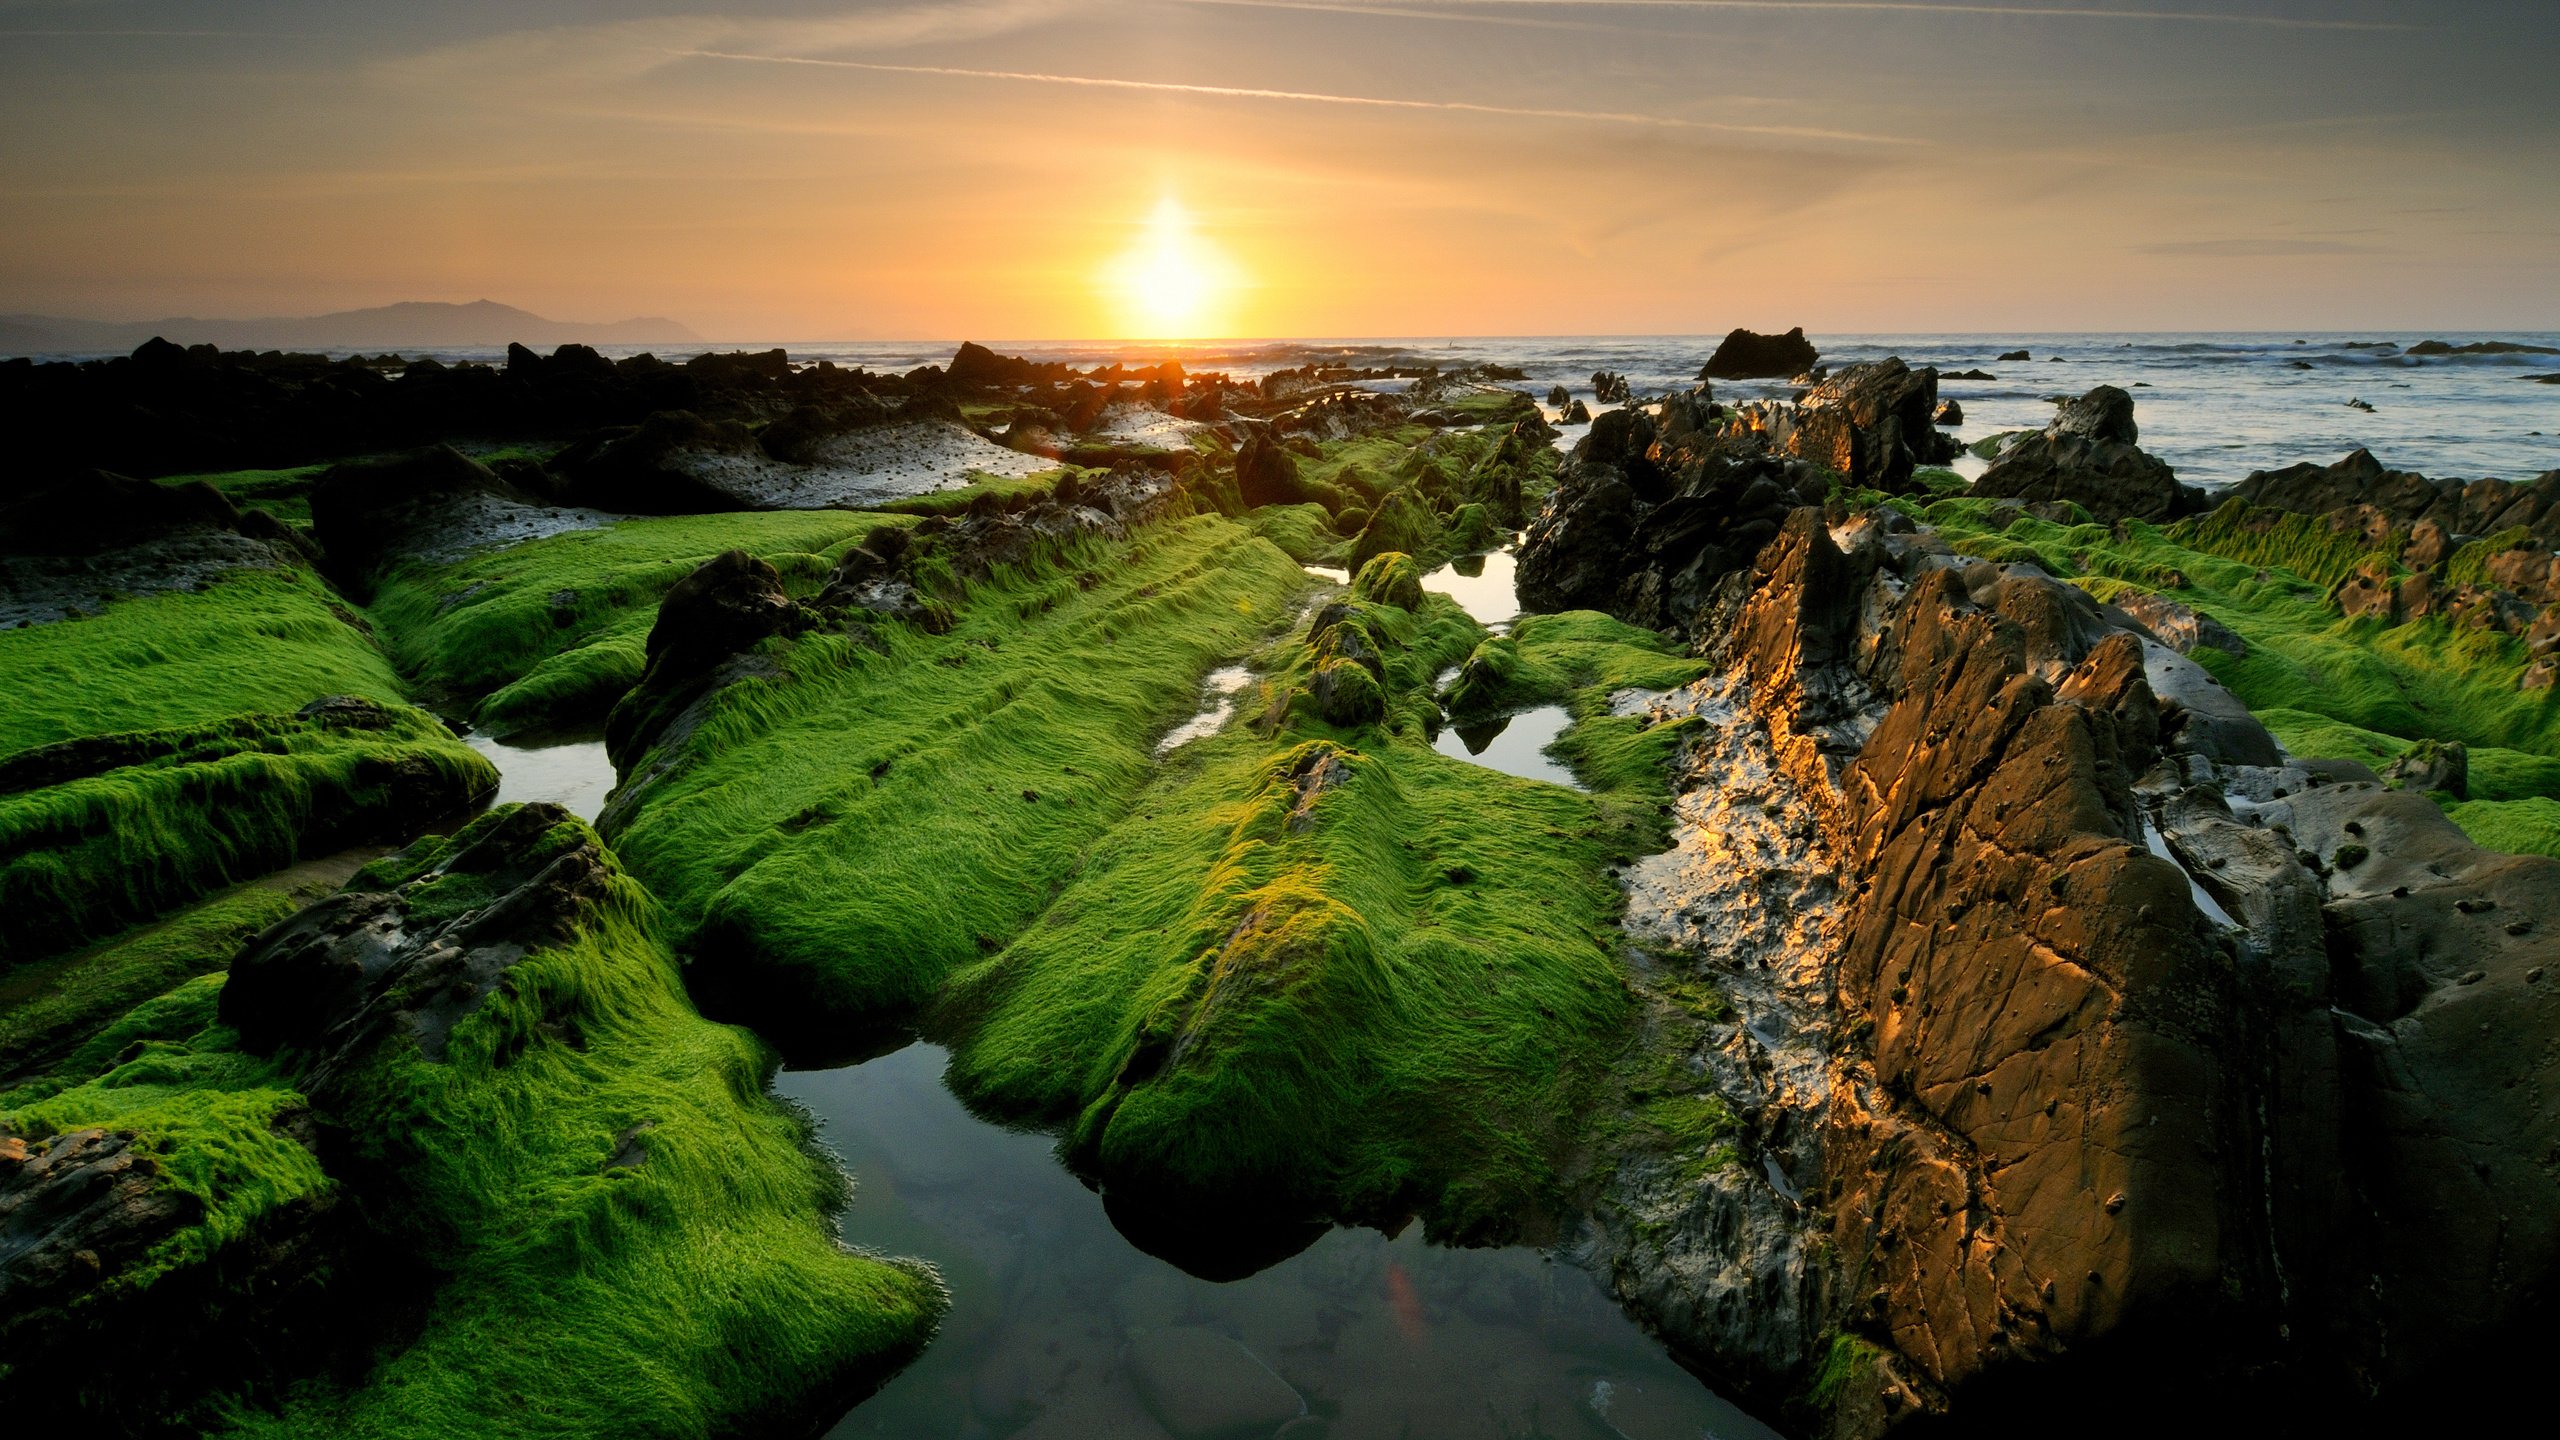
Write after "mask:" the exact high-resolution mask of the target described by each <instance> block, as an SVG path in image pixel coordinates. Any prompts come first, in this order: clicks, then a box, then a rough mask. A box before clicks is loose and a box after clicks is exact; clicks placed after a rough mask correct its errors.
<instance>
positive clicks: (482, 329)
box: [0, 300, 702, 355]
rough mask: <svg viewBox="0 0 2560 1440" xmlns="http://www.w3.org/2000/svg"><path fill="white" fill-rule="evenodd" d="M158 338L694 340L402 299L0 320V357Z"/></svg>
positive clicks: (662, 327)
mask: <svg viewBox="0 0 2560 1440" xmlns="http://www.w3.org/2000/svg"><path fill="white" fill-rule="evenodd" d="M154 335H157V336H160V337H161V338H163V339H166V340H171V341H174V342H176V343H178V344H180V345H201V344H207V343H210V344H214V345H219V346H221V347H222V348H223V349H225V350H244V349H245V350H313V351H332V352H335V351H352V350H367V351H375V350H478V349H486V348H490V347H493V346H499V345H504V344H506V343H507V342H509V341H511V340H512V341H518V342H521V343H523V344H526V345H532V346H536V347H544V348H547V347H550V346H554V345H566V344H570V343H573V342H574V343H577V344H581V345H699V344H701V343H702V337H701V336H699V335H696V334H694V333H693V332H692V331H691V330H688V329H686V328H685V327H684V326H682V325H679V324H677V323H676V322H675V321H673V320H668V319H664V318H662V317H659V316H654V315H652V316H644V317H642V318H640V319H636V320H615V321H611V322H609V323H606V324H601V325H582V324H579V323H578V322H576V321H573V320H546V319H544V318H543V317H542V316H539V315H536V314H534V313H533V312H532V311H530V310H519V309H517V308H516V307H514V306H513V305H501V304H499V303H497V302H496V301H494V300H474V301H472V302H471V303H470V304H468V305H448V304H444V303H441V302H438V301H432V300H404V301H402V302H400V303H399V304H397V305H377V306H375V307H374V308H372V309H370V310H340V311H338V312H336V313H335V314H330V315H307V316H300V317H287V316H279V317H273V318H269V319H264V320H198V319H194V318H192V317H188V318H178V319H169V320H132V321H124V320H67V319H61V318H57V317H55V316H51V315H0V355H44V354H80V353H90V352H112V351H124V350H131V349H132V348H133V347H135V346H137V345H139V344H141V343H142V342H143V341H145V340H148V339H150V338H151V337H152V336H154Z"/></svg>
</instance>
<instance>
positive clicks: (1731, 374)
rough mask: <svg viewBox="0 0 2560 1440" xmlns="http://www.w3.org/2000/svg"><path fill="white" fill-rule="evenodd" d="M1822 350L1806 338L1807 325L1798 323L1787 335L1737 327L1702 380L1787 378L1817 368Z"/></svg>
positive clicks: (1704, 370) (1711, 359)
mask: <svg viewBox="0 0 2560 1440" xmlns="http://www.w3.org/2000/svg"><path fill="white" fill-rule="evenodd" d="M1821 358H1822V352H1821V351H1819V350H1816V349H1814V348H1813V342H1812V341H1810V340H1807V339H1806V338H1804V327H1803V326H1797V327H1796V328H1795V329H1793V330H1790V331H1788V332H1787V333H1786V334H1784V335H1762V334H1758V333H1756V332H1754V331H1750V330H1744V329H1740V328H1736V329H1735V330H1734V331H1733V332H1732V333H1731V334H1728V335H1726V336H1725V337H1724V343H1722V344H1720V345H1718V346H1716V353H1715V354H1713V355H1711V356H1709V357H1707V363H1706V365H1705V367H1704V368H1702V369H1701V370H1699V372H1698V378H1699V379H1701V380H1761V379H1784V378H1786V377H1787V376H1790V375H1801V374H1803V373H1804V372H1805V371H1807V370H1810V369H1812V368H1813V362H1815V361H1816V360H1819V359H1821Z"/></svg>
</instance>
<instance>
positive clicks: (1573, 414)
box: [1563, 400, 1591, 425]
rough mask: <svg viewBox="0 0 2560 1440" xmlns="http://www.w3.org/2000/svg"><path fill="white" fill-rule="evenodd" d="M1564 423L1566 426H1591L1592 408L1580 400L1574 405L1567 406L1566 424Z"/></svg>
mask: <svg viewBox="0 0 2560 1440" xmlns="http://www.w3.org/2000/svg"><path fill="white" fill-rule="evenodd" d="M1563 423H1565V424H1567V425H1588V424H1590V423H1591V407H1590V406H1588V405H1585V404H1583V403H1582V402H1581V401H1579V400H1576V401H1574V402H1573V403H1572V404H1570V405H1567V406H1566V407H1565V410H1564V422H1563Z"/></svg>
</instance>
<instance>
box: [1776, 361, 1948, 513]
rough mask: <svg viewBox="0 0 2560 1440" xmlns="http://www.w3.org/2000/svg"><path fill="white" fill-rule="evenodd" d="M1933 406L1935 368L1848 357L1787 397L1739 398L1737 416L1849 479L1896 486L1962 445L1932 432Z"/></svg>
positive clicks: (1902, 487) (1889, 488)
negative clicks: (1788, 400) (1847, 362)
mask: <svg viewBox="0 0 2560 1440" xmlns="http://www.w3.org/2000/svg"><path fill="white" fill-rule="evenodd" d="M1937 410H1938V372H1937V371H1935V370H1933V369H1930V368H1928V367H1927V366H1922V367H1921V368H1920V369H1918V370H1914V369H1912V368H1910V367H1909V366H1907V365H1905V364H1903V363H1902V361H1901V360H1899V359H1890V358H1889V359H1884V360H1877V361H1872V362H1869V363H1866V364H1861V365H1852V366H1850V367H1849V368H1848V369H1846V370H1843V371H1841V372H1840V373H1839V374H1837V375H1834V376H1832V377H1830V378H1829V379H1827V380H1824V381H1823V382H1822V383H1820V384H1818V385H1816V386H1814V387H1813V388H1812V389H1811V390H1808V391H1807V392H1805V395H1804V397H1803V398H1802V399H1801V400H1799V401H1797V402H1796V403H1795V404H1793V405H1776V404H1769V403H1763V404H1760V405H1747V406H1744V407H1743V408H1742V410H1741V411H1740V412H1739V415H1738V418H1737V421H1736V424H1737V425H1739V426H1741V427H1742V428H1745V429H1748V430H1751V431H1755V432H1758V433H1762V434H1765V435H1767V436H1768V437H1769V440H1770V443H1771V444H1773V445H1774V446H1776V447H1777V448H1778V449H1780V450H1783V451H1784V452H1785V453H1787V454H1789V455H1794V456H1798V457H1801V458H1802V459H1804V460H1807V461H1810V462H1811V463H1813V464H1816V465H1819V466H1821V467H1822V468H1824V469H1826V470H1830V471H1834V472H1836V473H1838V474H1839V475H1840V476H1842V477H1843V478H1844V479H1846V480H1847V482H1848V483H1849V484H1850V485H1852V486H1855V487H1859V488H1862V489H1871V490H1881V491H1884V492H1886V493H1887V494H1899V493H1902V492H1904V491H1906V490H1908V489H1910V487H1911V474H1912V471H1913V470H1914V469H1916V468H1917V467H1919V466H1921V465H1943V464H1945V463H1946V462H1948V461H1950V460H1953V459H1954V458H1955V457H1956V456H1957V455H1958V454H1959V453H1961V452H1960V447H1959V446H1958V445H1957V444H1956V442H1955V441H1954V440H1953V439H1952V438H1950V437H1948V436H1945V435H1941V434H1939V433H1938V429H1937V421H1936V415H1937Z"/></svg>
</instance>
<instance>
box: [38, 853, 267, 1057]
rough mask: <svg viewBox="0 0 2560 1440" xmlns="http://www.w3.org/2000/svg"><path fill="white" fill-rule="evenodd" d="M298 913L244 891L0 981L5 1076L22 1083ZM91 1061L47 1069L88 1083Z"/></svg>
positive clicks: (261, 890) (259, 892)
mask: <svg viewBox="0 0 2560 1440" xmlns="http://www.w3.org/2000/svg"><path fill="white" fill-rule="evenodd" d="M294 909H295V904H294V900H293V898H292V897H290V896H289V895H287V894H286V893H285V892H284V891H282V890H277V889H271V888H267V887H264V886H254V885H252V886H242V887H240V888H239V889H237V890H234V891H231V892H229V893H226V894H223V895H218V896H215V897H214V898H212V899H210V900H208V901H205V902H204V903H202V904H200V905H196V906H193V907H190V908H189V909H187V910H185V911H183V912H181V913H179V914H177V915H173V916H171V917H169V918H168V919H166V920H163V921H160V922H158V923H155V924H151V925H147V926H144V927H141V928H140V929H138V930H136V931H134V932H132V933H130V934H126V935H120V936H118V937H116V938H115V939H114V940H111V941H109V942H107V943H105V944H103V945H99V946H96V947H94V948H92V949H90V950H86V951H80V952H76V953H73V954H70V955H64V956H60V957H57V958H55V959H52V960H45V961H40V962H37V963H35V964H31V965H24V966H20V967H19V968H17V969H16V970H13V971H11V972H9V974H8V975H7V977H6V978H5V979H0V1076H9V1075H23V1074H26V1073H28V1072H29V1071H30V1070H31V1069H33V1068H34V1067H36V1066H38V1065H43V1064H44V1062H45V1061H46V1060H47V1059H48V1057H50V1056H52V1055H55V1054H57V1053H59V1052H61V1051H64V1050H66V1049H68V1048H70V1047H71V1046H73V1045H74V1044H75V1043H76V1042H79V1041H81V1040H83V1039H84V1038H94V1037H95V1036H97V1035H99V1034H102V1033H105V1032H107V1031H109V1030H111V1029H112V1028H113V1024H114V1022H116V1021H117V1018H118V1017H119V1016H125V1015H127V1014H128V1013H129V1012H131V1011H133V1010H134V1008H135V1007H136V1006H139V1005H142V1004H143V1003H144V1002H146V1001H149V1000H151V999H152V998H153V997H154V996H158V995H161V994H163V993H164V992H167V991H170V990H172V989H174V988H175V987H177V986H179V985H180V984H182V983H183V982H185V981H187V980H190V979H192V978H194V977H196V976H199V975H205V974H209V973H212V972H217V971H219V970H221V969H222V968H223V967H224V966H225V965H228V964H229V963H230V960H231V956H232V954H233V952H235V951H237V950H238V949H239V948H240V946H241V944H242V942H244V941H246V940H247V939H248V938H249V937H250V936H252V935H255V934H257V933H258V932H259V931H260V930H263V929H265V928H266V927H267V926H269V925H272V924H274V923H275V922H276V921H278V920H281V919H283V918H284V917H286V916H287V915H290V914H292V913H293V911H294ZM136 1038H138V1037H136ZM125 1043H130V1038H129V1039H128V1040H127V1041H126V1042H125ZM84 1053H85V1047H84ZM109 1053H110V1054H112V1053H113V1052H112V1051H110V1052H109ZM94 1058H95V1057H90V1058H89V1059H88V1060H84V1059H82V1058H81V1056H80V1055H78V1054H75V1055H74V1056H72V1057H71V1059H70V1060H69V1062H68V1063H67V1066H65V1065H45V1066H44V1068H45V1069H46V1071H47V1078H48V1079H52V1080H55V1081H60V1080H62V1079H63V1075H64V1070H65V1069H66V1068H68V1069H69V1070H71V1071H72V1072H73V1073H74V1074H75V1075H76V1076H77V1077H78V1078H80V1079H86V1078H88V1077H89V1076H90V1075H93V1074H95V1073H97V1072H96V1070H95V1069H91V1068H89V1066H90V1064H91V1063H92V1062H93V1061H94Z"/></svg>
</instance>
